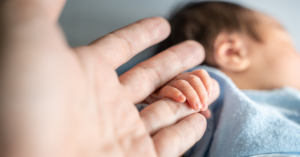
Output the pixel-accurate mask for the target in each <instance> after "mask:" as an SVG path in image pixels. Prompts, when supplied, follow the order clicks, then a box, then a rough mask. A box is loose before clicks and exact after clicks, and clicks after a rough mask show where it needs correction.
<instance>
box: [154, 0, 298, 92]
mask: <svg viewBox="0 0 300 157" xmlns="http://www.w3.org/2000/svg"><path fill="white" fill-rule="evenodd" d="M170 24H171V29H172V31H171V34H170V36H169V37H168V38H167V39H166V40H165V41H163V42H162V43H161V44H160V46H159V51H161V50H164V49H166V48H168V47H170V46H173V45H175V44H178V43H180V42H183V41H185V40H189V39H191V40H196V41H198V42H200V43H201V44H202V45H203V47H204V49H205V53H206V57H205V61H204V64H206V65H209V66H212V67H215V68H218V69H219V70H221V71H223V72H224V73H225V74H227V75H228V76H229V77H230V78H231V79H232V80H233V81H234V82H235V84H236V85H237V86H238V87H239V88H241V89H274V88H280V87H283V86H293V87H296V88H298V89H300V81H299V79H300V56H299V54H298V53H297V52H296V50H295V48H294V46H293V44H292V41H291V39H290V37H289V35H288V33H287V32H286V31H285V30H284V29H283V28H282V26H281V25H280V24H279V23H278V22H277V21H276V20H274V19H272V18H271V17H269V16H267V15H264V14H262V13H259V12H256V11H252V10H250V9H247V8H245V7H242V6H239V5H236V4H232V3H227V2H200V3H191V4H188V5H187V6H185V7H183V8H182V9H181V10H179V11H178V12H176V13H175V14H174V15H173V16H172V18H171V19H170ZM297 73H299V74H297ZM296 75H297V76H296Z"/></svg>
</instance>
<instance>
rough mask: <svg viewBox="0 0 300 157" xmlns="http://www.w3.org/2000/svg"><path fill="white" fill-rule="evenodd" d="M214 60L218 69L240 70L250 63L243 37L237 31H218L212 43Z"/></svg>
mask: <svg viewBox="0 0 300 157" xmlns="http://www.w3.org/2000/svg"><path fill="white" fill-rule="evenodd" d="M213 56H214V60H215V63H216V64H217V66H218V67H219V68H220V69H223V70H226V71H231V72H241V71H244V70H246V69H247V68H248V67H249V65H250V56H249V50H248V48H247V44H246V41H245V39H244V38H243V36H242V35H241V34H238V33H225V32H224V33H220V34H219V35H218V36H217V37H216V40H215V43H214V55H213Z"/></svg>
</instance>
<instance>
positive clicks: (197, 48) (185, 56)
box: [173, 40, 205, 69]
mask: <svg viewBox="0 0 300 157" xmlns="http://www.w3.org/2000/svg"><path fill="white" fill-rule="evenodd" d="M173 48H174V49H175V48H176V49H177V50H176V51H174V52H176V54H177V55H178V58H179V59H180V60H181V62H182V63H183V65H184V66H185V68H187V69H189V68H191V67H193V66H195V65H199V64H200V63H201V62H202V61H203V60H204V58H205V53H204V48H203V46H202V45H201V44H200V43H198V42H196V41H193V40H187V41H184V42H182V43H180V44H179V45H176V46H175V47H173Z"/></svg>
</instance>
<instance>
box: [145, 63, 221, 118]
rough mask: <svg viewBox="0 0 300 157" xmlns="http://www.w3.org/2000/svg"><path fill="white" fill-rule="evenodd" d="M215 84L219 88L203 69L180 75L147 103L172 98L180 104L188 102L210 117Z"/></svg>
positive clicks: (196, 109)
mask: <svg viewBox="0 0 300 157" xmlns="http://www.w3.org/2000/svg"><path fill="white" fill-rule="evenodd" d="M213 84H215V85H216V86H217V87H216V88H219V87H218V86H219V85H218V82H217V81H215V80H214V79H212V78H211V77H210V76H209V74H208V73H207V71H205V70H202V69H200V70H195V71H193V72H189V73H183V74H179V75H178V76H176V77H175V78H173V79H172V80H171V81H170V82H168V83H167V84H166V85H164V86H163V87H162V88H160V89H159V90H158V91H157V92H155V93H153V94H152V95H151V96H150V97H149V98H147V99H146V101H147V102H149V103H150V102H152V101H153V99H155V98H156V99H155V100H159V98H172V99H173V100H175V101H177V102H180V103H183V102H187V103H188V104H189V105H190V106H191V107H192V108H193V109H194V110H195V111H205V114H204V115H210V113H209V111H206V110H207V107H208V105H207V104H208V100H209V98H210V97H211V95H212V91H213ZM151 100H152V101H151ZM207 118H209V117H207Z"/></svg>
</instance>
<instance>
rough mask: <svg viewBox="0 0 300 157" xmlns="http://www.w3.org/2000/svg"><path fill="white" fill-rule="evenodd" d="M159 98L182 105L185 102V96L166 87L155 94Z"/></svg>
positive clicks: (172, 88)
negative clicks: (171, 100)
mask: <svg viewBox="0 0 300 157" xmlns="http://www.w3.org/2000/svg"><path fill="white" fill-rule="evenodd" d="M157 94H158V95H159V96H161V97H164V98H172V99H173V100H175V101H177V102H180V103H183V102H185V100H186V97H185V95H184V94H183V93H182V92H181V91H180V90H178V89H177V88H175V87H172V86H169V85H166V86H164V87H163V88H162V89H160V90H159V91H158V93H157Z"/></svg>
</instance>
